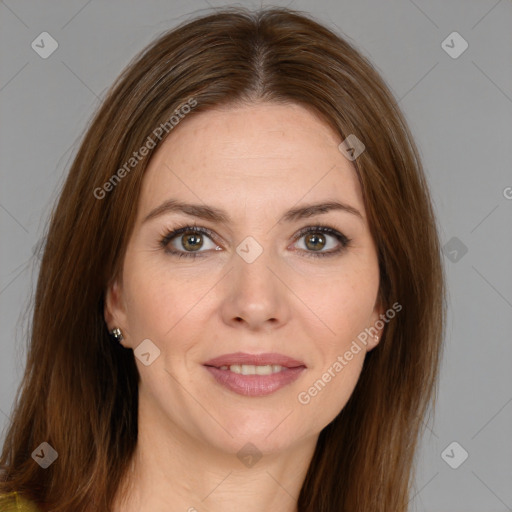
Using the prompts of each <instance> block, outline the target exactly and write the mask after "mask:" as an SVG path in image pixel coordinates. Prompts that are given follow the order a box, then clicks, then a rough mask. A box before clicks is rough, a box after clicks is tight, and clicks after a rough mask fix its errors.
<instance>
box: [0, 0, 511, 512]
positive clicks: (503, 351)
mask: <svg viewBox="0 0 512 512" xmlns="http://www.w3.org/2000/svg"><path fill="white" fill-rule="evenodd" d="M227 4H228V2H214V1H210V2H205V1H199V0H196V1H187V2H185V1H173V2H171V1H163V0H160V1H157V0H151V1H142V0H139V1H129V2H128V1H125V2H122V1H120V0H116V1H112V0H109V1H108V2H107V1H100V0H90V1H86V0H72V1H70V0H67V1H64V0H59V1H57V0H51V1H46V2H44V4H43V2H36V1H35V0H34V1H14V0H6V1H2V2H0V26H1V31H0V38H1V39H0V41H1V42H0V52H1V76H0V108H1V119H2V122H1V126H0V130H1V134H0V150H1V155H2V158H1V161H0V167H1V189H0V229H1V234H0V239H1V241H2V243H1V249H0V310H1V320H0V321H1V327H2V337H1V340H0V349H1V358H0V410H1V412H0V428H5V427H6V426H7V424H8V422H9V413H10V411H11V407H12V404H13V399H14V394H15V391H16V388H17V386H18V384H19V382H20V379H21V375H22V370H23V365H24V357H25V346H24V332H25V331H24V325H25V324H24V321H25V320H26V318H25V317H24V316H23V315H24V311H25V308H26V306H27V304H28V300H29V298H30V294H31V293H32V290H33V288H34V286H35V282H36V277H37V270H38V262H39V260H38V258H37V252H36V249H37V246H38V241H39V240H40V237H41V234H42V230H43V226H44V223H45V221H46V219H47V215H48V213H49V211H50V207H51V204H52V202H53V201H54V200H55V198H56V196H57V190H58V187H59V186H60V185H61V183H62V181H63V179H64V176H65V174H66V172H67V169H68V168H69V165H70V163H71V161H72V158H73V156H74V154H75V152H76V150H77V147H78V143H79V141H80V137H81V135H82V134H83V132H84V129H85V126H86V123H87V121H88V120H89V118H90V116H91V114H92V112H93V111H94V110H95V109H96V107H97V106H98V104H99V102H100V99H101V98H102V97H103V94H104V92H105V90H106V88H107V87H108V86H109V85H110V84H111V83H112V81H113V80H114V79H115V78H116V76H117V75H118V74H119V72H120V71H121V69H122V68H123V67H124V66H125V65H126V64H127V62H128V60H129V59H130V58H131V57H133V56H134V55H135V53H137V52H138V51H139V50H141V49H142V48H143V47H144V46H146V44H148V43H149V42H150V41H151V40H152V39H153V38H154V37H155V36H157V35H158V34H160V33H161V32H163V31H165V30H167V29H169V28H171V27H173V26H174V25H176V24H177V23H178V22H181V21H183V20H185V19H187V18H188V17H189V15H190V14H192V13H199V12H205V11H204V9H209V7H208V6H209V5H212V6H221V5H227ZM242 4H243V5H246V6H249V7H259V6H260V2H251V1H247V2H243V3H242ZM263 5H268V4H266V3H264V4H263ZM274 5H288V6H290V7H293V8H296V9H300V10H304V11H307V12H310V13H311V14H313V15H314V16H316V17H317V18H318V19H319V20H320V21H323V22H324V23H326V24H327V25H328V26H330V27H331V28H334V29H335V30H338V31H340V32H342V33H343V34H344V35H345V37H348V38H349V39H351V40H352V41H353V42H355V43H356V45H357V46H358V47H359V48H360V50H361V51H362V52H363V53H364V54H365V55H366V56H368V57H369V58H370V59H371V60H372V62H373V63H374V64H375V65H376V67H377V68H378V70H379V71H380V72H381V73H382V75H383V76H384V78H385V80H386V81H387V82H388V84H389V85H390V87H391V89H392V91H393V92H394V93H395V95H396V97H397V98H399V100H400V106H401V107H402V109H403V111H404V112H405V115H406V117H407V119H408V121H409V123H410V126H411V128H412V131H413V134H414V136H415V138H416V140H417V143H418V145H419V148H420V151H421V154H422V157H423V160H424V165H425V169H426V172H427V174H428V179H429V182H430V185H431V188H432V194H433V199H434V202H435V208H436V212H437V215H438V219H439V225H440V229H441V238H442V243H443V244H448V245H447V246H446V250H445V256H444V260H445V265H446V270H447V276H448V286H449V324H448V328H447V337H446V349H445V354H444V360H443V365H442V373H441V380H440V387H439V397H438V405H437V409H436V412H435V415H434V416H433V417H432V418H431V420H430V421H429V423H428V428H427V431H426V435H425V436H424V438H423V441H422V445H421V450H420V452H419V456H418V464H417V475H416V489H415V494H414V495H413V496H412V499H411V502H410V510H411V511H412V510H417V511H429V512H437V511H453V512H455V511H462V510H464V511H465V512H473V511H475V512H476V511H478V512H483V511H485V512H503V511H506V510H508V511H511V510H512V485H511V484H512V437H511V435H510V434H511V432H512V429H511V427H512V371H511V362H512V346H511V343H510V339H511V335H510V333H511V332H512V314H511V313H512V265H511V263H512V261H511V260H512V258H511V254H512V247H511V246H512V237H511V236H510V235H511V222H510V220H511V212H512V199H511V198H512V188H508V187H512V172H511V169H512V166H511V164H512V144H511V143H510V138H511V135H512V87H511V84H512V2H511V1H510V0H500V1H497V0H478V1H477V0H473V1H468V0H457V1H441V0H435V1H426V0H415V1H412V0H394V1H387V2H383V1H381V0H362V1H357V2H356V1H348V0H345V1H334V0H318V1H315V2H314V3H313V2H305V1H299V0H296V1H292V2H276V3H274ZM44 31H46V32H49V33H50V34H51V36H52V37H53V38H54V39H55V40H56V41H57V42H58V45H59V46H58V49H57V50H56V51H55V52H54V53H53V54H52V55H51V56H50V57H48V58H47V59H43V58H41V57H40V56H39V55H38V54H37V53H36V52H35V51H34V50H33V49H32V47H31V43H32V41H34V40H36V38H37V37H38V36H39V34H41V33H42V32H44ZM453 31H457V32H459V33H460V34H461V36H462V37H463V38H464V39H465V40H466V41H467V43H468V44H469V47H468V48H467V50H466V51H465V52H464V53H462V54H461V55H460V56H458V58H452V57H450V56H449V55H448V53H446V51H445V50H444V49H443V46H442V42H443V41H444V40H445V39H446V38H447V36H448V35H449V34H451V33H452V32H453ZM445 44H448V45H450V46H453V49H452V51H457V50H460V48H462V46H461V45H460V42H459V41H456V40H454V42H453V43H452V42H451V40H450V39H448V41H447V43H445ZM453 237H456V239H455V240H452V239H453ZM464 247H465V248H467V253H465V254H464V251H465V249H464ZM411 341H413V340H411ZM2 439H3V434H1V437H0V440H2ZM453 441H456V442H457V443H458V445H456V446H455V448H453V446H452V447H450V448H449V449H448V450H447V452H444V450H445V448H447V447H448V446H449V445H450V444H451V443H452V442H453ZM452 448H453V451H452ZM462 450H465V451H467V452H468V454H469V456H468V458H467V460H465V461H464V462H463V463H462V464H461V465H460V466H459V467H458V468H457V469H453V468H452V467H450V466H449V465H448V464H447V462H445V461H449V462H450V463H451V464H452V465H456V464H458V463H460V461H461V460H462V459H461V454H463V453H464V452H463V451H462ZM443 452H444V453H445V455H444V458H443V456H442V455H441V454H442V453H443Z"/></svg>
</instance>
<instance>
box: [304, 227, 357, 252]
mask: <svg viewBox="0 0 512 512" xmlns="http://www.w3.org/2000/svg"><path fill="white" fill-rule="evenodd" d="M302 239H304V242H303V244H302V247H300V250H301V251H304V253H305V255H306V256H312V257H313V258H315V257H323V256H334V255H336V254H339V253H341V252H342V251H344V250H345V249H346V248H347V247H348V246H349V245H350V242H351V240H350V239H349V238H347V237H346V236H345V235H344V234H343V233H340V232H339V231H338V230H336V229H333V228H330V227H328V226H308V227H306V228H303V229H301V230H300V231H299V233H297V235H296V237H295V240H299V241H300V240H302ZM329 239H331V240H329ZM299 245H300V244H299ZM325 248H327V249H329V250H325V251H324V250H323V249H325Z"/></svg>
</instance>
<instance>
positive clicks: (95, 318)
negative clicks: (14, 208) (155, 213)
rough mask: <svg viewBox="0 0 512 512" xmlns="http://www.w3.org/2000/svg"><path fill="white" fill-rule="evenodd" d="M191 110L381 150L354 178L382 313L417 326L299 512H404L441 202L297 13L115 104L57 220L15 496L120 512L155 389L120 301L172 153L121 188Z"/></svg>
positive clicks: (327, 454) (246, 31) (383, 103)
mask: <svg viewBox="0 0 512 512" xmlns="http://www.w3.org/2000/svg"><path fill="white" fill-rule="evenodd" d="M191 98H193V101H195V102H197V103H196V106H195V107H194V108H193V109H192V111H191V112H190V113H189V114H188V115H189V116H193V115H196V113H197V112H201V111H205V110H208V109H211V108H212V107H214V106H219V105H226V104H229V103H233V102H239V103H241V104H243V103H244V102H250V101H268V102H281V103H296V104H300V105H303V106H306V107H308V108H310V109H313V110H314V111H315V112H316V113H318V115H320V116H321V117H322V118H323V119H324V120H325V122H326V123H328V124H329V125H330V126H331V127H332V128H333V129H334V130H335V131H336V132H337V133H339V135H340V137H341V138H342V139H344V138H345V137H347V136H348V135H349V134H354V135H356V136H357V138H358V139H360V140H361V141H363V142H364V144H365V146H366V150H365V151H364V152H363V153H362V154H361V155H360V156H359V157H358V158H357V159H356V160H355V161H354V162H353V163H354V166H355V169H356V172H357V175H358V179H359V181H360V184H361V188H362V192H363V197H364V202H365V208H366V212H367V217H368V222H369V225H370V229H371V233H372V236H373V238H374V240H375V243H376V247H377V250H378V258H379V265H380V291H379V298H380V300H381V302H382V305H383V307H384V309H386V308H389V307H390V306H391V305H392V304H394V303H395V302H398V303H399V304H400V305H402V307H403V311H402V312H401V313H400V314H398V315H396V317H395V318H394V319H393V320H392V321H391V322H389V323H388V324H387V325H386V327H385V330H384V335H383V337H382V339H381V341H380V343H379V345H378V346H377V347H376V348H375V349H374V350H373V351H371V352H369V353H368V354H367V355H366V359H365V364H364V367H363V370H362V373H361V376H360V379H359V381H358V383H357V385H356V388H355V390H354V392H353V394H352V396H351V397H350V399H349V401H348V403H347V404H346V406H345V407H344V408H343V410H342V411H341V412H340V414H339V415H338V416H337V417H336V418H335V419H334V420H333V421H332V422H331V423H330V424H329V425H327V426H326V427H325V428H324V429H323V430H322V432H321V433H320V436H319V439H318V443H317V447H316V451H315V453H314V456H313V459H312V461H311V464H310V466H309V469H308V472H307V475H306V478H305V481H304V484H303V486H302V489H301V492H300V496H299V500H298V510H299V511H300V512H335V511H336V512H341V511H350V512H355V511H369V510H372V511H373V512H379V511H381V512H405V511H406V509H407V503H408V500H409V492H410V488H411V482H412V477H413V468H414V456H415V453H416V447H417V442H418V439H419V436H420V434H421V433H422V431H423V420H424V419H425V417H426V415H427V413H428V411H429V407H430V406H431V405H435V394H436V393H435V392H436V384H437V373H438V365H439V359H440V354H441V347H442V337H443V333H444V318H445V306H444V302H445V301H444V284H443V283H444V279H443V269H442V265H441V257H440V251H439V239H438V234H437V228H436V225H435V219H434V214H433V210H432V205H431V200H430V196H429V192H428V188H427V184H426V180H425V177H424V174H423V170H422V167H421V162H420V159H419V156H418V152H417V149H416V147H415V144H414V142H413V140H412V138H411V135H410V132H409V130H408V128H407V125H406V122H405V120H404V118H403V116H402V114H401V113H400V111H399V109H398V107H397V104H396V101H395V100H394V99H393V97H392V95H391V94H390V92H389V90H388V88H387V87H386V85H385V83H384V82H383V80H382V78H380V77H379V75H378V73H377V72H376V71H375V70H374V68H373V67H372V65H371V64H370V63H369V62H368V61H367V60H366V59H365V58H364V57H363V56H362V55H361V54H360V53H359V52H358V51H357V50H356V49H354V47H353V46H352V45H351V44H349V43H348V42H347V41H345V40H344V39H342V38H340V36H338V35H336V34H335V33H333V32H331V31H330V30H328V29H327V28H325V27H324V26H322V25H321V24H318V23H317V22H315V21H314V20H312V19H311V18H310V17H309V16H306V15H304V14H303V13H299V12H296V11H291V10H288V9H263V10H260V11H257V12H251V11H247V10H245V9H241V8H236V9H235V8H229V9H223V10H220V11H218V12H215V13H213V14H212V13H210V14H208V15H206V16H202V17H199V18H196V19H194V20H192V21H190V22H187V23H184V24H182V25H180V26H179V27H178V28H175V29H174V30H172V31H169V32H167V33H165V34H164V35H163V36H161V37H159V38H158V39H157V40H156V41H155V42H153V43H152V44H151V45H150V46H149V47H148V48H146V49H145V50H144V51H143V52H141V54H140V55H138V56H137V57H136V58H135V59H134V60H133V61H132V62H131V63H130V64H129V65H128V67H127V68H126V69H125V70H124V72H123V73H122V74H121V76H120V77H119V78H118V79H117V81H116V83H115V84H114V85H113V86H112V88H111V89H110V91H109V93H108V94H107V96H106V98H105V100H104V101H103V103H102V105H101V106H100V108H99V110H98V112H97V113H96V115H95V116H94V119H93V120H92V123H91V124H90V127H89V128H88V130H87V133H86V134H85V137H84V139H83V142H82V144H81V146H80V148H79V151H78V153H77V155H76V158H75V159H74V162H73V164H72V166H71V169H70V171H69V175H68V177H67V180H66V182H65V184H64V186H63V189H62V191H61V194H60V199H59V201H58V203H57V205H56V207H55V208H54V210H53V212H52V215H51V220H50V223H49V229H48V233H47V243H46V247H45V251H44V255H43V258H42V262H41V267H40V273H39V278H38V284H37V289H36V294H35V303H34V312H33V320H32V330H31V339H30V345H29V352H28V356H27V364H26V371H25V375H24V377H23V380H22V384H21V386H20V389H19V390H18V395H17V397H16V398H17V400H16V402H15V404H16V405H15V408H14V412H13V416H12V423H11V425H10V427H9V429H8V431H7V435H6V439H5V444H4V447H3V452H2V456H1V460H0V464H1V469H2V477H1V482H0V491H2V492H9V491H18V492H19V493H20V494H22V495H23V496H25V497H27V498H29V499H31V500H33V501H34V502H35V503H37V504H38V505H39V506H40V507H41V508H42V509H43V510H50V509H51V510H52V511H55V512H64V511H74V512H84V511H86V510H88V508H89V507H90V506H91V503H94V505H95V507H96V509H98V510H110V508H111V505H112V500H113V497H114V495H115V493H116V490H117V489H118V488H119V485H120V482H121V481H122V477H123V475H124V474H125V472H126V470H127V468H128V466H129V464H130V460H131V457H132V455H133V453H134V448H135V445H136V442H137V413H138V384H139V374H138V371H137V368H136V365H135V362H134V355H133V352H132V351H131V350H126V349H124V348H122V347H120V346H119V345H118V344H117V343H115V342H113V341H112V339H111V336H110V335H109V333H108V332H107V327H106V324H105V320H104V316H103V308H104V294H105V291H106V288H107V285H108V283H109V282H110V280H111V279H113V278H114V277H116V276H117V275H118V273H119V271H120V265H121V262H122V259H123V256H124V253H125V249H126V244H127V241H128V239H129V236H130V233H131V230H132V227H133V224H134V219H135V214H136V206H137V204H138V197H139V192H140V189H141V181H142V179H143V176H144V171H145V169H146V167H147V165H148V162H149V160H150V158H151V155H152V154H153V152H154V151H156V149H157V148H158V146H159V145H160V143H161V141H160V140H158V139H157V138H156V137H154V142H155V143H156V144H155V145H154V146H155V147H153V148H151V149H150V150H149V151H148V153H147V155H145V156H144V157H143V158H141V159H140V161H137V162H136V165H134V166H133V168H131V167H130V168H129V172H128V171H127V172H126V173H122V174H123V175H124V174H126V175H124V176H123V178H122V179H120V180H118V181H116V182H115V183H114V184H112V183H113V182H112V181H110V183H111V186H105V185H104V184H105V183H107V182H109V180H111V179H112V176H113V175H114V174H116V173H118V170H119V169H120V168H122V166H123V165H126V162H129V161H130V158H132V157H133V152H134V151H136V150H137V149H139V148H141V147H142V146H143V145H145V144H146V141H147V140H148V137H149V136H151V135H152V134H153V133H154V131H155V128H156V127H158V126H159V125H161V124H162V123H165V122H167V121H168V120H169V119H170V118H171V116H172V115H173V114H175V111H177V109H178V110H179V108H180V107H181V106H182V105H184V104H185V103H187V101H190V99H191ZM162 140H164V137H162ZM132 163H133V162H132ZM130 165H131V164H130ZM126 169H127V167H125V170H126ZM98 189H102V190H104V191H106V192H105V193H103V192H101V193H98V192H96V193H95V191H98ZM98 196H101V197H99V198H98ZM42 442H47V443H49V444H50V445H51V446H52V447H53V448H55V450H56V451H57V452H58V459H57V461H56V462H55V463H53V464H52V465H51V466H50V467H48V468H47V469H42V468H41V467H39V465H38V464H36V463H35V462H34V460H33V459H32V457H31V453H32V452H33V450H34V449H35V448H36V447H37V446H39V445H40V443H42Z"/></svg>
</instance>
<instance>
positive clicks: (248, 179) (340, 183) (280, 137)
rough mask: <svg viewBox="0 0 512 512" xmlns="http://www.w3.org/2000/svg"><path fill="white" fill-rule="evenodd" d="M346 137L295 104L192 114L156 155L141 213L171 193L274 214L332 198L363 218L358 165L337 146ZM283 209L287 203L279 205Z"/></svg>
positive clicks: (149, 169) (145, 185)
mask: <svg viewBox="0 0 512 512" xmlns="http://www.w3.org/2000/svg"><path fill="white" fill-rule="evenodd" d="M340 142H341V137H340V136H339V135H338V134H336V133H335V132H334V131H333V130H332V129H331V128H330V127H329V126H328V125H327V124H325V123H324V122H323V121H322V120H320V119H319V118H318V117H317V116H316V115H315V114H314V113H312V112H311V111H309V110H308V109H306V108H304V107H302V106H299V105H295V104H287V105H282V104H269V103H263V104H251V105H243V106H237V107H233V106H231V107H227V108H223V109H215V110H208V111H205V112H201V113H196V114H191V115H190V116H189V117H188V118H185V119H184V120H182V121H181V123H180V124H178V125H177V126H175V127H174V129H173V131H172V132H171V133H170V134H169V136H168V137H167V138H166V140H165V141H164V142H163V143H162V144H161V146H160V147H159V149H158V151H157V152H156V154H155V155H154V156H153V158H152V160H151V162H150V164H149V166H148V169H147V170H146V176H145V177H144V180H143V188H142V193H141V214H143V213H144V212H145V211H147V210H148V209H149V208H151V207H154V205H155V204H156V203H159V202H162V201H165V200H166V199H167V198H168V197H169V196H172V197H179V198H180V199H184V200H191V201H192V200H193V201H194V202H198V201H202V202H205V203H208V204H213V205H218V206H220V207H222V208H227V207H228V205H231V206H233V207H234V206H235V205H238V207H240V206H244V205H245V206H246V207H254V208H259V209H261V208H267V209H270V210H272V212H273V213H275V215H277V214H278V213H279V211H280V210H281V209H282V208H284V207H286V206H289V207H290V206H292V205H294V204H297V203H298V202H301V200H303V202H312V201H315V200H323V199H325V198H326V197H329V198H331V199H333V198H338V199H340V200H344V201H346V202H348V203H351V204H352V206H354V207H356V208H358V209H360V211H361V212H362V213H363V215H364V211H363V210H364V209H363V204H362V197H361V192H360V187H359V182H358V180H357V175H356V172H355V169H354V167H353V165H352V164H351V162H350V161H348V160H347V159H346V158H345V157H344V156H343V155H342V153H341V152H340V151H339V150H338V145H339V143H340ZM280 206H282V208H280Z"/></svg>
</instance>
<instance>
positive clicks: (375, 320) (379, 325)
mask: <svg viewBox="0 0 512 512" xmlns="http://www.w3.org/2000/svg"><path fill="white" fill-rule="evenodd" d="M383 318H385V315H384V307H383V306H382V305H381V304H380V301H379V300H377V302H376V303H375V307H374V309H373V313H372V314H371V316H370V325H369V328H368V331H369V333H370V334H369V336H368V340H367V343H366V351H367V352H370V350H373V349H374V348H375V347H376V346H377V345H378V344H379V342H380V340H381V339H382V334H383V333H384V328H385V326H386V322H385V321H383Z"/></svg>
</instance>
